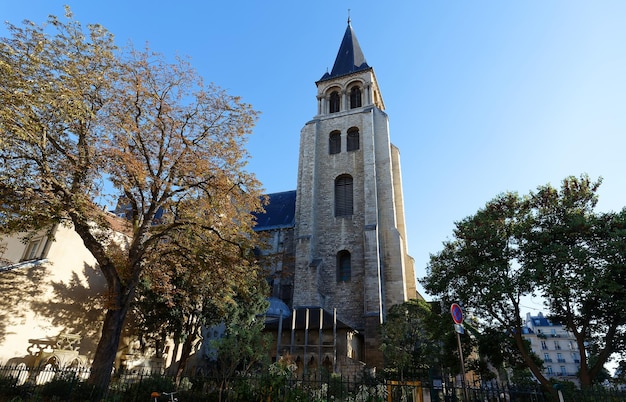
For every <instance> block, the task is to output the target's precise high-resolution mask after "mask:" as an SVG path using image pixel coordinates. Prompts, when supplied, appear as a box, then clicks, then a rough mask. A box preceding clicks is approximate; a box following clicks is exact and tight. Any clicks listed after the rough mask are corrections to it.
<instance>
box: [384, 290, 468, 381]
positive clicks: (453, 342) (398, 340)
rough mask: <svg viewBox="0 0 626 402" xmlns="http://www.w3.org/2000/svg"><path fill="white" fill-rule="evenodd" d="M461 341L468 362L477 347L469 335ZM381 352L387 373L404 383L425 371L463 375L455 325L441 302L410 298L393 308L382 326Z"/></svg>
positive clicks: (463, 336)
mask: <svg viewBox="0 0 626 402" xmlns="http://www.w3.org/2000/svg"><path fill="white" fill-rule="evenodd" d="M461 340H462V344H463V346H462V349H463V355H464V359H465V362H466V363H467V362H468V359H469V356H470V355H471V353H472V351H473V350H474V346H475V345H474V344H473V340H472V339H471V337H470V336H469V334H466V335H462V336H461ZM381 350H382V352H383V355H384V357H385V369H386V371H388V372H395V373H397V374H398V375H399V377H400V379H401V380H404V379H405V378H406V377H407V376H413V375H415V374H416V373H417V374H418V375H419V374H420V371H424V370H429V371H431V372H440V371H441V370H442V369H446V370H451V371H452V372H454V373H461V367H460V360H459V357H458V342H457V339H456V333H455V331H454V323H453V321H452V318H451V316H450V314H449V312H447V311H442V309H441V304H440V303H438V302H427V301H425V300H421V299H411V300H409V301H407V302H405V303H402V304H397V305H394V306H392V307H391V308H390V309H389V312H388V313H387V318H386V320H385V322H384V323H383V324H382V325H381ZM421 374H423V373H421Z"/></svg>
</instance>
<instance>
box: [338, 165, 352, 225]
mask: <svg viewBox="0 0 626 402" xmlns="http://www.w3.org/2000/svg"><path fill="white" fill-rule="evenodd" d="M351 215H352V176H350V175H347V174H346V175H341V176H339V177H337V178H336V179H335V216H351Z"/></svg>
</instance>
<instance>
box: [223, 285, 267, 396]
mask: <svg viewBox="0 0 626 402" xmlns="http://www.w3.org/2000/svg"><path fill="white" fill-rule="evenodd" d="M260 296H261V293H260V292H258V291H250V292H246V291H244V290H243V289H242V292H239V293H238V294H237V298H236V300H235V302H234V303H232V304H230V306H229V308H228V313H227V314H226V317H228V321H226V322H225V323H224V324H225V326H226V329H225V331H224V336H223V337H222V338H220V339H216V340H214V341H213V342H212V345H211V346H213V347H214V348H215V351H216V361H215V365H214V370H213V373H212V374H213V376H214V377H215V378H217V379H219V381H220V389H219V400H220V401H221V400H223V397H224V395H223V392H224V391H225V390H228V389H229V383H230V381H232V379H233V377H234V376H235V374H237V375H238V376H242V375H243V376H246V375H248V374H250V373H251V372H253V371H254V369H255V368H258V367H268V366H269V363H270V362H269V355H268V354H267V350H269V348H270V346H269V345H270V343H271V341H272V337H271V335H269V334H266V333H264V332H263V328H264V327H265V323H264V320H263V318H264V316H263V314H264V313H265V312H266V311H267V308H268V302H267V300H266V298H264V297H260ZM226 399H228V398H226Z"/></svg>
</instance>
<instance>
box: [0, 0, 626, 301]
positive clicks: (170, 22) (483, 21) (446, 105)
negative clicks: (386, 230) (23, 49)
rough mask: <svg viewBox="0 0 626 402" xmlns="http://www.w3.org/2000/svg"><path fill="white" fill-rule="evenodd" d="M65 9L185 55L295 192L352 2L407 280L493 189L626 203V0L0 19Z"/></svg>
mask: <svg viewBox="0 0 626 402" xmlns="http://www.w3.org/2000/svg"><path fill="white" fill-rule="evenodd" d="M64 4H69V5H70V6H71V8H72V11H73V12H74V15H75V18H76V19H77V20H79V21H81V22H82V23H83V24H87V23H100V24H102V25H103V26H105V27H106V28H107V29H109V30H110V31H111V32H112V33H114V34H115V36H116V41H117V43H118V45H125V44H127V43H128V42H129V41H132V43H133V44H134V45H135V46H136V47H142V46H143V45H144V44H145V43H146V42H147V43H149V45H150V47H151V49H152V50H155V51H158V52H161V53H164V54H166V55H167V56H170V57H174V56H175V55H177V54H178V55H186V56H190V57H191V60H192V64H193V65H194V66H195V68H196V69H197V70H198V71H199V73H200V75H202V76H203V77H204V79H205V80H206V81H208V82H215V83H216V84H218V85H219V86H221V87H222V88H225V89H227V90H228V91H229V92H230V93H231V94H234V95H239V96H241V97H243V99H244V100H245V101H246V102H248V103H251V104H252V105H253V106H254V107H255V108H256V109H257V110H259V111H261V112H262V115H261V117H260V120H259V122H258V124H257V126H256V128H255V130H254V134H253V136H252V137H251V140H250V142H249V146H248V150H249V152H250V154H251V161H250V164H249V170H250V171H251V172H254V173H255V174H256V175H257V177H258V178H259V179H260V180H261V182H262V183H263V185H264V188H265V189H266V191H267V192H279V191H286V190H293V189H295V188H296V173H297V165H298V145H299V135H300V129H301V128H302V127H303V126H304V124H305V123H306V122H307V121H309V120H310V119H311V118H312V117H313V116H314V115H315V113H316V99H315V96H316V89H315V81H316V80H318V79H319V78H321V76H322V75H323V74H324V72H326V70H327V69H330V68H332V65H333V62H334V60H335V56H336V53H337V50H338V48H339V44H340V42H341V39H342V36H343V33H344V31H345V28H346V20H347V15H348V11H347V10H348V9H351V12H350V14H351V19H352V26H353V28H354V30H355V33H356V35H357V38H358V40H359V43H360V45H361V48H362V50H363V52H364V54H365V57H366V59H367V61H368V63H369V65H370V66H373V67H374V70H375V72H376V75H377V78H378V82H379V86H380V88H381V92H382V96H383V99H384V102H385V105H386V112H387V113H388V115H389V118H390V130H391V140H392V142H393V143H394V144H395V145H397V146H398V147H399V148H400V152H401V158H402V170H403V186H404V201H405V208H406V225H407V230H408V244H409V250H410V253H411V255H412V256H413V257H414V258H415V263H416V271H417V272H416V273H417V276H418V277H421V276H424V275H425V273H426V271H425V267H426V265H427V263H428V258H429V254H430V253H436V252H437V251H439V250H440V249H441V242H442V241H444V240H446V239H447V238H449V237H450V236H451V235H452V229H453V225H454V222H455V221H458V220H460V219H463V218H464V217H466V216H468V215H470V214H472V213H474V212H475V211H476V210H477V209H478V208H480V207H482V206H483V205H484V204H485V203H486V202H487V201H488V200H490V199H492V198H493V197H494V196H496V195H497V194H499V193H501V192H504V191H517V192H519V193H522V194H525V193H528V192H529V191H531V190H533V189H535V188H536V187H537V186H539V185H543V184H546V183H552V184H554V185H558V184H559V183H560V181H561V180H562V179H563V178H564V177H566V176H568V175H576V176H578V175H580V174H581V173H588V174H589V175H590V176H591V177H592V178H597V177H600V176H602V177H603V178H604V183H603V185H602V187H601V189H600V203H599V209H600V210H620V209H622V207H624V205H626V197H625V196H624V195H625V189H626V159H625V158H624V154H625V149H626V140H625V137H626V136H625V130H626V23H624V18H625V16H626V2H624V1H603V0H601V1H593V2H592V1H576V0H568V1H565V0H562V1H559V0H551V1H545V0H528V1H523V2H522V1H517V2H513V1H483V0H476V1H452V0H443V1H427V0H417V1H416V0H410V1H408V0H407V1H393V2H373V1H369V0H360V1H329V0H318V1H308V2H305V1H293V0H292V1H283V0H278V1H271V0H268V1H263V2H261V1H236V0H233V1H228V2H226V1H219V2H218V1H215V2H211V1H184V0H180V1H178V2H165V1H159V0H153V1H150V2H148V1H143V0H137V1H133V0H123V1H120V0H108V1H86V0H83V1H72V0H65V1H56V0H40V1H34V0H33V1H30V0H20V1H9V0H0V18H1V19H2V20H6V21H10V22H12V23H14V24H19V23H20V22H21V21H22V20H23V19H30V20H33V21H35V22H37V23H40V22H43V21H44V20H45V19H46V17H47V15H48V14H56V15H59V16H61V15H63V12H64V11H63V5H64ZM6 34H7V33H6V29H5V27H4V26H2V27H0V35H1V36H6ZM528 307H529V309H530V308H531V307H533V306H530V305H529V306H528ZM535 307H536V308H539V307H540V306H535Z"/></svg>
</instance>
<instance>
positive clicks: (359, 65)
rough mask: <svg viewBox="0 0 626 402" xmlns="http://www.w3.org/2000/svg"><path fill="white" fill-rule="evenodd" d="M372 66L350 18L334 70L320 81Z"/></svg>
mask: <svg viewBox="0 0 626 402" xmlns="http://www.w3.org/2000/svg"><path fill="white" fill-rule="evenodd" d="M369 68H370V66H369V65H368V64H367V61H366V60H365V56H364V55H363V52H362V51H361V46H359V41H358V40H357V39H356V35H355V34H354V31H353V30H352V25H350V20H348V27H347V28H346V33H345V34H344V35H343V40H342V41H341V46H339V52H338V53H337V58H336V59H335V64H334V65H333V69H332V71H331V72H330V74H329V73H326V74H324V75H323V76H322V78H320V81H325V80H329V79H332V78H335V77H340V76H342V75H347V74H352V73H354V72H357V71H362V70H367V69H369Z"/></svg>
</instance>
